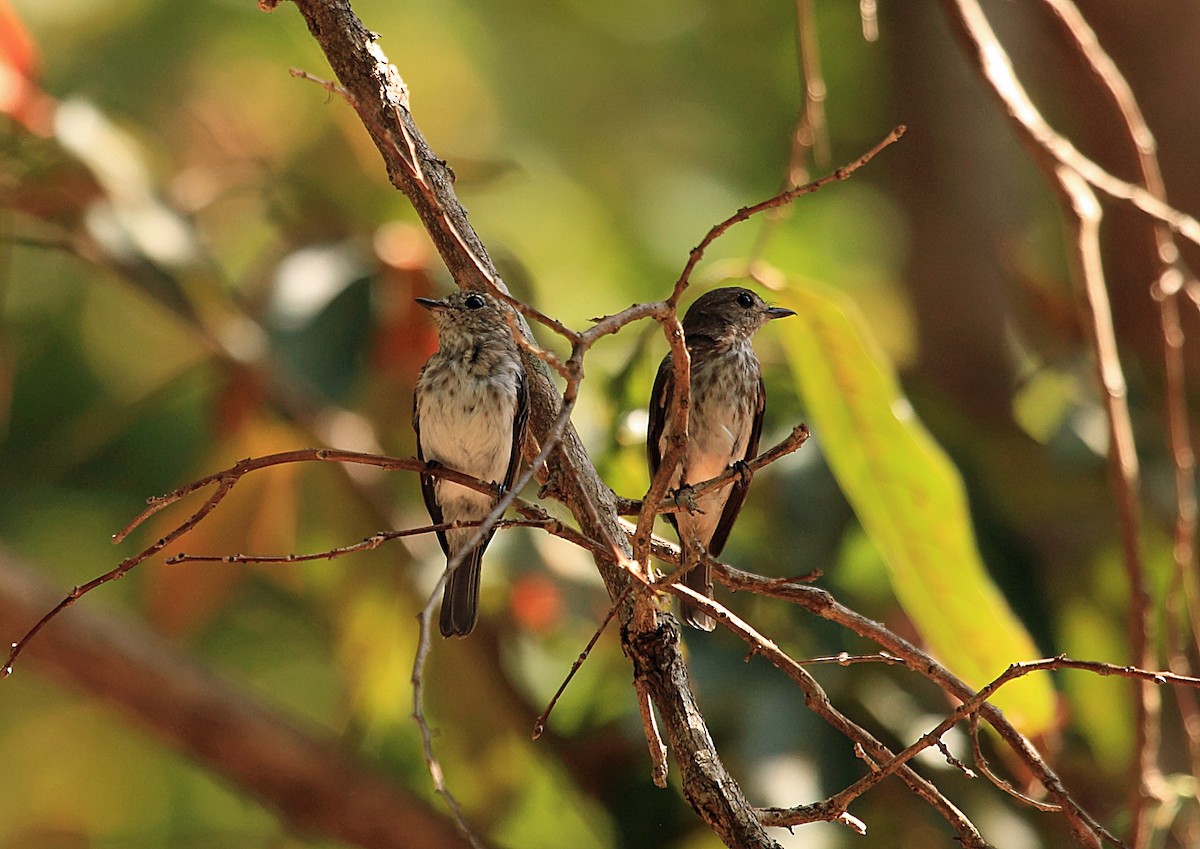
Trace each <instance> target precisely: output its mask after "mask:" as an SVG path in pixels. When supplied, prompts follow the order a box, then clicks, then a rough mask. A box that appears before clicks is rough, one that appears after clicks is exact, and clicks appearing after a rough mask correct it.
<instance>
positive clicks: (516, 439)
mask: <svg viewBox="0 0 1200 849" xmlns="http://www.w3.org/2000/svg"><path fill="white" fill-rule="evenodd" d="M528 421H529V383H528V382H527V381H526V379H525V370H524V369H521V376H520V378H519V379H518V380H517V409H516V411H515V415H514V416H513V433H512V454H511V455H510V456H509V458H508V471H506V472H505V473H504V488H505V490H508V489H512V485H513V482H514V481H515V480H516V479H517V471H518V470H519V469H520V468H521V452H522V450H523V448H524V443H525V423H526V422H528Z"/></svg>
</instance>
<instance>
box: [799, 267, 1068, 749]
mask: <svg viewBox="0 0 1200 849" xmlns="http://www.w3.org/2000/svg"><path fill="white" fill-rule="evenodd" d="M781 303H782V304H783V305H785V306H788V307H790V308H791V309H794V310H795V311H796V314H797V317H796V318H789V319H787V322H786V325H787V329H786V332H785V333H783V334H781V335H782V336H783V339H784V348H785V350H786V352H787V356H788V359H789V362H790V364H791V366H792V372H793V374H794V375H795V379H796V384H797V387H798V389H799V392H800V394H801V396H802V397H803V399H804V404H805V407H806V409H807V411H808V414H809V416H810V418H811V423H810V424H811V426H812V430H813V433H814V435H815V437H816V438H817V440H818V441H819V442H820V444H821V447H822V451H823V452H824V454H825V457H826V458H827V460H828V462H829V465H830V468H831V469H832V470H833V473H834V476H835V477H836V478H837V480H838V484H839V485H840V486H841V488H842V491H843V492H844V493H845V494H846V497H847V499H849V501H850V504H851V505H852V506H853V508H854V511H855V513H856V514H857V515H858V518H859V521H860V522H861V523H862V526H863V529H864V530H865V531H866V533H867V534H868V535H869V536H870V538H871V539H872V541H873V542H874V543H875V545H876V546H877V547H878V548H879V550H880V551H881V552H882V553H883V557H884V560H885V561H886V562H887V565H888V570H889V573H890V576H891V582H892V589H893V591H894V592H895V594H896V598H897V599H898V600H899V602H900V605H901V606H902V607H903V608H904V611H905V613H906V614H907V615H908V617H909V618H910V619H911V620H912V622H913V624H914V625H915V626H916V628H917V630H918V631H919V632H920V634H921V637H922V639H923V640H924V642H925V645H926V648H928V650H929V651H930V652H931V653H932V654H933V655H935V656H936V657H937V658H938V659H939V660H940V661H941V662H942V663H943V664H945V665H946V666H947V667H948V668H950V669H951V670H952V671H953V672H954V673H955V674H957V675H958V676H959V677H961V678H962V679H963V680H964V681H966V682H967V683H968V684H970V685H971V686H973V687H975V688H976V689H978V688H980V687H982V686H984V685H985V684H987V683H988V682H989V681H991V680H992V679H994V678H996V677H997V676H998V675H999V674H1000V673H1001V672H1003V671H1004V669H1005V668H1006V667H1007V666H1008V664H1010V663H1012V662H1015V661H1022V660H1031V659H1034V658H1036V657H1038V656H1039V655H1038V653H1037V648H1036V646H1035V645H1034V642H1033V640H1032V638H1031V637H1030V636H1029V633H1028V632H1027V631H1026V630H1025V628H1024V626H1023V625H1022V624H1021V622H1020V621H1019V620H1018V619H1017V617H1016V616H1015V615H1014V614H1013V612H1012V610H1011V609H1010V608H1009V606H1008V604H1007V602H1006V601H1005V599H1004V596H1003V595H1002V594H1001V592H1000V590H999V589H998V588H997V587H996V585H995V584H994V583H993V582H992V580H991V578H990V577H989V576H988V574H987V570H986V569H985V568H984V565H983V561H982V559H981V558H980V555H979V551H978V549H977V548H976V544H975V534H974V530H973V528H972V526H971V519H970V512H969V510H968V507H967V499H966V493H965V491H964V488H963V484H962V480H961V478H960V477H959V475H958V470H957V469H955V468H954V465H953V464H952V463H951V462H950V460H949V458H947V456H946V455H945V453H943V451H942V449H941V448H940V447H939V446H938V445H937V443H936V442H934V440H933V438H932V437H931V436H930V435H929V433H928V432H927V431H926V430H925V428H924V427H923V426H922V424H921V422H920V421H919V420H918V419H917V417H916V415H915V414H914V412H913V409H912V407H911V405H910V404H909V402H908V399H907V398H905V397H904V395H903V393H902V392H901V390H900V386H899V383H898V382H897V380H896V376H895V373H894V372H893V370H892V368H891V364H890V363H889V362H888V360H887V358H886V356H885V355H884V354H883V352H882V351H881V350H880V349H879V347H878V346H877V345H876V344H875V342H874V340H873V339H872V338H871V336H870V333H869V331H868V329H867V327H866V324H865V322H864V321H863V320H862V318H861V317H860V316H859V315H858V313H857V310H856V308H855V307H854V305H853V303H852V302H850V301H849V300H848V299H847V298H845V297H843V296H842V295H840V294H839V293H837V292H835V291H833V290H830V289H827V288H826V287H823V286H819V285H816V284H813V283H810V282H807V281H806V282H797V281H792V284H791V287H790V288H789V290H788V291H787V293H786V295H784V297H783V298H782V299H781ZM993 701H994V702H995V703H996V704H997V705H998V706H999V707H1000V708H1001V709H1003V710H1004V712H1005V714H1006V715H1007V716H1008V718H1009V719H1010V720H1011V721H1012V722H1013V723H1014V724H1015V725H1016V726H1017V727H1018V728H1020V729H1021V730H1022V731H1024V732H1025V733H1027V734H1035V733H1038V732H1041V731H1045V730H1047V729H1049V728H1050V727H1051V725H1052V723H1053V718H1054V702H1055V697H1054V690H1053V688H1052V686H1051V683H1050V678H1049V676H1048V675H1046V674H1044V673H1035V674H1033V675H1028V676H1026V677H1024V678H1021V679H1018V680H1016V681H1013V682H1010V683H1009V684H1006V685H1005V686H1004V687H1003V688H1002V689H1001V690H1000V691H999V692H998V693H997V695H996V697H995V698H994V699H993Z"/></svg>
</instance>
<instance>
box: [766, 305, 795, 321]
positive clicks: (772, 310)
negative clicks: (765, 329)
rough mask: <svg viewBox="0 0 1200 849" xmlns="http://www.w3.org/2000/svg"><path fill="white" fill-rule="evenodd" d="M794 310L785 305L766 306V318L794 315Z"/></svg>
mask: <svg viewBox="0 0 1200 849" xmlns="http://www.w3.org/2000/svg"><path fill="white" fill-rule="evenodd" d="M795 314H796V311H795V310H789V309H788V308H787V307H767V318H768V319H772V318H787V317H788V316H789V315H795Z"/></svg>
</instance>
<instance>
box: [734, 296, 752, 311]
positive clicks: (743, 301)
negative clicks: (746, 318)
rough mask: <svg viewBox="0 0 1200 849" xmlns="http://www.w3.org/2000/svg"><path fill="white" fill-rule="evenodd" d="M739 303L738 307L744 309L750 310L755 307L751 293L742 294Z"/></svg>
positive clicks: (738, 299)
mask: <svg viewBox="0 0 1200 849" xmlns="http://www.w3.org/2000/svg"><path fill="white" fill-rule="evenodd" d="M737 302H738V306H739V307H742V308H744V309H750V307H752V306H754V298H753V297H751V295H750V293H749V292H742V294H740V295H738V296H737Z"/></svg>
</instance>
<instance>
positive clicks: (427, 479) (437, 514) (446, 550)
mask: <svg viewBox="0 0 1200 849" xmlns="http://www.w3.org/2000/svg"><path fill="white" fill-rule="evenodd" d="M413 431H414V432H415V433H416V434H417V459H418V460H420V461H421V462H422V463H423V462H425V452H424V451H423V450H422V449H421V416H420V413H419V408H418V407H417V396H416V393H415V392H414V393H413ZM421 497H422V498H424V499H425V509H426V510H428V511H429V519H430V521H431V522H433V524H435V525H440V524H441V523H442V522H443V521H444V520H443V519H442V505H440V504H438V501H437V491H436V490H435V489H434V478H433V475H421ZM436 533H437V540H438V543H439V544H440V545H441V546H442V553H443V554H445V555H446V556H447V557H449V556H450V545H449V543H447V542H446V532H445V531H437V532H436Z"/></svg>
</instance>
